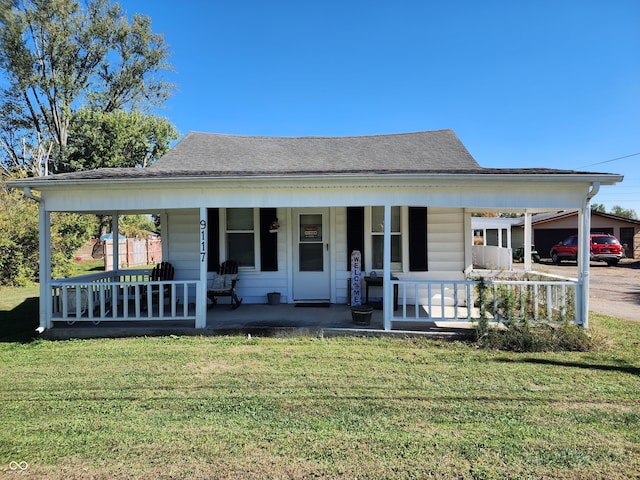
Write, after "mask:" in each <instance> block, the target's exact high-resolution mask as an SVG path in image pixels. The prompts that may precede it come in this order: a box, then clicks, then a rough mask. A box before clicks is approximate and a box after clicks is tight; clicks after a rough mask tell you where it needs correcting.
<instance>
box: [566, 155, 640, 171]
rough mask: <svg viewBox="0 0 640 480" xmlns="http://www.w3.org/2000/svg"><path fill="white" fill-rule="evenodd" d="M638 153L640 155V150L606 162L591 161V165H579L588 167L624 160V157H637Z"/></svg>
mask: <svg viewBox="0 0 640 480" xmlns="http://www.w3.org/2000/svg"><path fill="white" fill-rule="evenodd" d="M636 155H640V152H638V153H632V154H631V155H625V156H624V157H618V158H612V159H611V160H605V161H604V162H596V163H591V164H589V165H583V166H582V167H578V168H586V167H593V166H594V165H602V164H603V163H609V162H615V161H616V160H622V159H623V158H629V157H635V156H636Z"/></svg>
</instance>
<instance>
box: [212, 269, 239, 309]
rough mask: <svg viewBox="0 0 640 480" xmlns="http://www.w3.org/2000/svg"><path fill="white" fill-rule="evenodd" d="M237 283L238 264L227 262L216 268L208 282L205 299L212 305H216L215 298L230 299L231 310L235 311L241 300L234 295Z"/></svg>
mask: <svg viewBox="0 0 640 480" xmlns="http://www.w3.org/2000/svg"><path fill="white" fill-rule="evenodd" d="M237 282H238V263H237V262H235V261H234V260H227V261H226V262H223V263H221V264H220V266H219V267H218V271H217V273H216V274H215V275H214V276H213V278H212V279H211V280H209V284H208V288H207V298H208V299H209V300H211V303H212V305H216V304H217V303H218V300H217V297H231V308H232V309H233V310H235V309H236V308H238V307H239V306H240V304H241V303H242V299H241V298H238V295H237V294H236V283H237Z"/></svg>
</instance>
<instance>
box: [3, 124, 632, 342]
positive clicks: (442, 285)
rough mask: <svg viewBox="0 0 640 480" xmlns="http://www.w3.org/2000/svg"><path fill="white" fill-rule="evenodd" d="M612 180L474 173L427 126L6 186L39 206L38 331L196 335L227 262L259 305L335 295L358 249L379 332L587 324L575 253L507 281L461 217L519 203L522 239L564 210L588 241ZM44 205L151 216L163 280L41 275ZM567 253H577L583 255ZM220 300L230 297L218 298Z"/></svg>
mask: <svg viewBox="0 0 640 480" xmlns="http://www.w3.org/2000/svg"><path fill="white" fill-rule="evenodd" d="M620 181H622V176H621V175H615V174H609V173H593V172H578V171H568V170H555V169H542V168H527V169H495V168H483V167H481V166H480V165H479V164H478V163H477V162H476V161H475V160H474V158H473V157H472V156H471V155H470V153H469V152H468V151H467V149H466V148H465V146H464V145H463V144H462V143H461V141H460V140H459V139H458V137H457V136H456V134H455V133H454V132H453V131H452V130H437V131H425V132H417V133H406V134H392V135H374V136H357V137H259V136H234V135H220V134H206V133H193V132H192V133H189V134H187V135H186V136H185V137H184V138H183V139H182V140H181V141H180V142H179V143H178V144H177V145H176V146H175V147H174V148H173V149H172V150H171V151H169V152H168V153H167V154H166V155H164V156H163V157H162V158H160V159H159V160H158V161H157V162H156V163H155V164H154V165H153V166H151V167H148V168H122V169H120V168H114V169H112V168H106V169H98V170H91V171H83V172H76V173H66V174H59V175H50V176H45V177H36V178H27V179H21V180H15V181H12V182H10V184H9V185H10V187H12V188H20V189H23V190H24V192H25V194H26V195H27V196H29V197H31V198H34V199H35V200H36V201H38V202H39V206H40V233H41V235H40V256H41V272H40V278H41V283H40V300H41V301H40V327H39V331H40V332H42V331H43V330H45V329H50V328H55V326H56V325H57V324H58V323H64V322H69V321H74V322H75V321H78V322H94V323H98V322H104V321H115V322H120V321H126V322H129V323H127V324H131V322H133V323H135V322H136V321H150V320H152V321H157V322H163V321H166V320H176V319H179V320H182V321H187V322H189V325H191V326H192V327H193V328H194V329H196V330H197V329H206V328H207V326H208V325H210V324H211V323H212V322H215V316H216V309H215V308H208V307H209V306H210V304H211V301H212V300H211V299H212V298H214V299H215V295H212V294H211V288H212V282H213V280H214V276H215V274H216V272H218V270H219V266H220V264H222V263H223V262H225V261H227V260H232V261H233V262H234V264H237V275H236V276H235V277H234V279H239V281H238V282H237V284H236V283H235V281H234V287H233V288H234V292H233V293H234V294H237V297H239V298H241V299H242V302H243V305H247V304H252V303H266V302H267V294H268V293H270V292H279V293H280V301H281V302H282V303H283V304H294V303H298V302H327V303H330V304H347V303H349V302H350V279H351V272H350V268H351V267H350V266H351V262H350V258H351V254H352V252H354V251H356V250H357V251H359V252H360V253H361V269H362V272H363V274H362V276H361V278H362V281H363V282H366V279H367V278H372V277H373V278H375V279H376V280H377V283H376V284H377V285H379V290H381V295H382V301H381V304H382V308H383V319H384V321H383V328H384V329H386V330H391V329H394V328H410V327H411V326H413V325H419V324H421V323H424V322H432V321H434V320H439V321H459V320H461V319H463V320H473V319H477V318H478V317H479V316H480V315H486V316H487V317H488V318H491V319H498V320H499V319H500V318H504V317H505V316H506V315H508V314H509V315H522V316H530V317H531V319H532V320H544V319H547V320H550V321H557V320H558V319H562V320H568V321H572V322H576V323H578V324H582V325H584V326H585V327H586V326H587V325H588V276H589V262H588V261H582V262H580V265H581V269H580V275H579V278H578V279H573V280H566V281H558V279H548V278H545V277H544V276H543V275H537V276H535V275H533V273H532V272H531V267H532V266H531V263H530V260H529V259H525V275H524V276H522V277H519V278H509V279H508V281H504V279H498V278H495V276H493V275H492V274H491V273H490V272H477V271H474V270H473V265H472V253H471V252H472V243H473V242H472V238H473V229H472V226H471V215H472V213H476V212H496V211H498V212H520V213H523V214H524V218H525V229H526V230H527V232H528V234H525V239H530V238H531V234H530V231H531V230H530V229H531V215H532V214H534V213H540V212H551V211H559V210H572V211H575V212H577V215H578V219H579V222H578V230H579V236H580V239H581V242H580V243H581V245H584V244H585V243H586V244H587V245H588V241H585V238H586V239H588V235H589V230H590V201H591V199H592V197H593V196H594V195H596V193H597V192H598V189H599V188H600V186H601V185H614V184H616V183H617V182H620ZM52 212H76V213H86V214H102V215H111V217H112V219H113V225H112V231H118V216H119V215H125V214H134V213H146V214H155V215H158V216H159V217H160V219H161V225H162V227H161V228H162V250H163V251H162V258H163V259H164V260H165V261H166V262H168V263H170V264H171V266H172V267H173V270H172V271H171V272H172V276H171V278H159V277H157V276H155V277H152V276H151V275H150V272H148V271H144V270H123V269H121V268H119V266H116V267H115V268H114V270H112V271H108V272H101V273H97V274H92V275H86V276H83V277H76V278H67V279H52V278H51V268H50V263H51V262H50V254H49V251H50V250H49V242H50V215H51V213H52ZM527 243H529V245H525V251H528V247H529V248H530V241H528V242H527ZM115 255H116V256H115V258H118V257H117V252H116V253H115ZM579 255H580V256H581V258H584V259H587V258H588V255H589V252H588V249H584V248H582V247H581V249H580V253H579ZM481 277H482V278H481ZM223 283H224V282H222V283H220V285H219V287H220V288H225V287H224V286H222V285H223ZM479 286H481V287H482V288H481V289H479ZM226 288H231V284H229V285H226ZM480 290H483V292H482V294H481V295H479V291H480ZM363 291H364V286H363ZM501 292H502V293H501ZM504 292H511V293H510V294H509V295H511V296H512V297H514V298H515V299H516V302H515V303H516V305H517V308H516V309H515V310H514V311H512V312H505V311H504V308H503V305H502V303H501V302H500V300H499V297H500V295H504ZM488 295H489V296H490V298H491V299H492V300H489V301H487V298H489V296H488ZM227 301H233V296H229V297H222V298H220V302H227ZM510 304H511V305H513V302H511V303H510ZM236 311H237V312H241V311H242V309H238V310H236ZM239 314H240V313H239Z"/></svg>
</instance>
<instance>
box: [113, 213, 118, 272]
mask: <svg viewBox="0 0 640 480" xmlns="http://www.w3.org/2000/svg"><path fill="white" fill-rule="evenodd" d="M111 238H112V240H113V263H112V265H111V269H112V270H113V271H114V272H117V271H118V270H120V219H119V218H118V212H113V213H112V214H111Z"/></svg>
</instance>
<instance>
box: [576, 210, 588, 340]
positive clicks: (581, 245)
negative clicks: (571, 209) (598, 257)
mask: <svg viewBox="0 0 640 480" xmlns="http://www.w3.org/2000/svg"><path fill="white" fill-rule="evenodd" d="M590 233H591V205H590V203H589V200H587V201H586V203H585V206H584V207H582V209H581V210H579V211H578V280H579V281H580V283H579V285H578V289H579V291H580V294H579V295H578V298H577V301H576V303H577V305H576V310H577V312H576V313H577V314H578V320H579V321H582V327H583V328H585V329H587V328H588V327H589V268H590V265H589V263H590V261H591V260H590V253H591V252H590V250H591V240H590V236H589V234H590Z"/></svg>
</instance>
